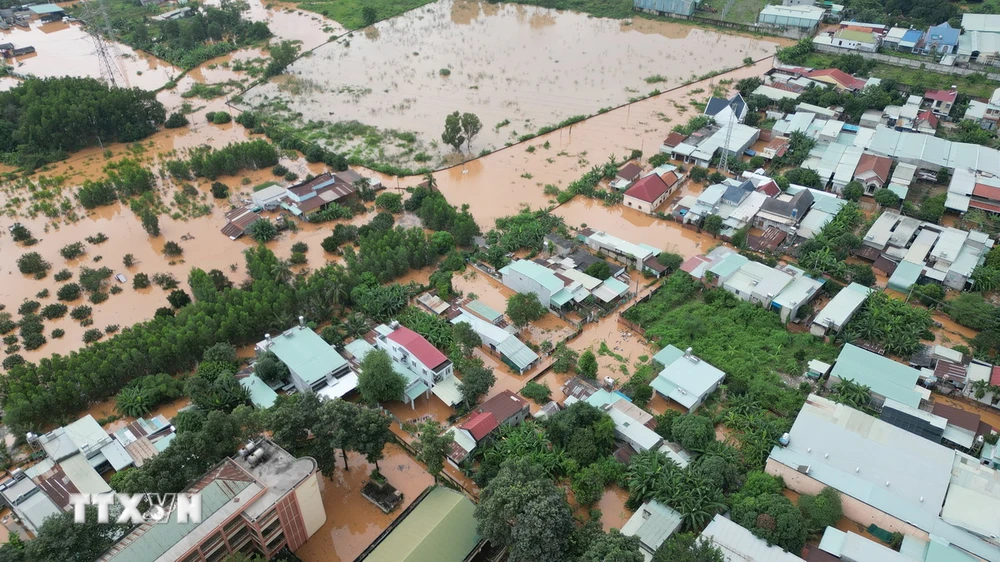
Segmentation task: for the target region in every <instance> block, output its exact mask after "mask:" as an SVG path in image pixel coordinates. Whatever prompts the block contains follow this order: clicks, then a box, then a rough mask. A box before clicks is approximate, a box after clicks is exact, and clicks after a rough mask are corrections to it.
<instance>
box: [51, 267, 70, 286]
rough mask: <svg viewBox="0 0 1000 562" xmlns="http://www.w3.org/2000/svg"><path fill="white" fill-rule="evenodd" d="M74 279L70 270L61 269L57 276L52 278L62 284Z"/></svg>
mask: <svg viewBox="0 0 1000 562" xmlns="http://www.w3.org/2000/svg"><path fill="white" fill-rule="evenodd" d="M72 277H73V272H72V271H70V270H68V269H61V270H59V271H58V272H57V273H56V274H55V275H53V276H52V278H53V279H55V280H56V281H58V282H60V283H62V282H63V281H68V280H69V279H70V278H72Z"/></svg>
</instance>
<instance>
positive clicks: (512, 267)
mask: <svg viewBox="0 0 1000 562" xmlns="http://www.w3.org/2000/svg"><path fill="white" fill-rule="evenodd" d="M512 272H514V273H519V274H521V275H523V276H525V277H528V278H529V279H532V280H534V281H535V282H537V283H538V284H539V285H541V286H542V287H545V288H546V289H548V291H549V293H551V294H555V293H558V292H559V291H561V290H562V288H563V282H562V281H560V280H559V278H558V277H556V274H555V273H553V271H552V270H551V269H549V268H547V267H545V266H544V265H540V264H537V263H535V262H533V261H531V260H517V261H513V262H511V263H509V264H507V266H505V267H504V268H503V269H501V270H500V273H501V274H502V275H509V274H510V273H512ZM570 296H571V297H572V295H570Z"/></svg>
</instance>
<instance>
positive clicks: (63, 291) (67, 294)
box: [56, 283, 82, 301]
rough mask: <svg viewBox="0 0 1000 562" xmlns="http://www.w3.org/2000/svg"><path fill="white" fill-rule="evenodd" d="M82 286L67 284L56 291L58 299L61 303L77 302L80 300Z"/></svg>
mask: <svg viewBox="0 0 1000 562" xmlns="http://www.w3.org/2000/svg"><path fill="white" fill-rule="evenodd" d="M81 292H82V291H81V289H80V286H79V285H77V284H76V283H67V284H65V285H63V286H62V287H59V290H58V291H56V298H57V299H59V300H61V301H75V300H76V299H78V298H80V293H81Z"/></svg>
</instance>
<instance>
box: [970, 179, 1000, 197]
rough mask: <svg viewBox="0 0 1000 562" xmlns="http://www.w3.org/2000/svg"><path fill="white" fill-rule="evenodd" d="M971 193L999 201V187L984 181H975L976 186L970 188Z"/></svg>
mask: <svg viewBox="0 0 1000 562" xmlns="http://www.w3.org/2000/svg"><path fill="white" fill-rule="evenodd" d="M972 194H973V195H975V196H976V197H982V198H983V199H991V200H993V201H1000V187H993V186H992V185H986V184H985V183H977V184H976V187H974V188H973V189H972Z"/></svg>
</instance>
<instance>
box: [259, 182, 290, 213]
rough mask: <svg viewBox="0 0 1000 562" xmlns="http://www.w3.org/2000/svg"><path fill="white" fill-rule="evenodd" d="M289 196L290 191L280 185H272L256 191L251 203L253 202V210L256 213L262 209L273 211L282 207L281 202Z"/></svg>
mask: <svg viewBox="0 0 1000 562" xmlns="http://www.w3.org/2000/svg"><path fill="white" fill-rule="evenodd" d="M287 196H288V191H287V190H286V189H285V188H284V187H282V186H280V185H271V186H268V187H265V188H264V189H261V190H260V191H254V192H253V194H252V195H251V196H250V199H251V201H253V207H252V209H254V210H255V211H259V210H261V209H264V210H266V211H273V210H274V209H277V208H278V206H279V205H281V200H282V199H284V198H286V197H287Z"/></svg>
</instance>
